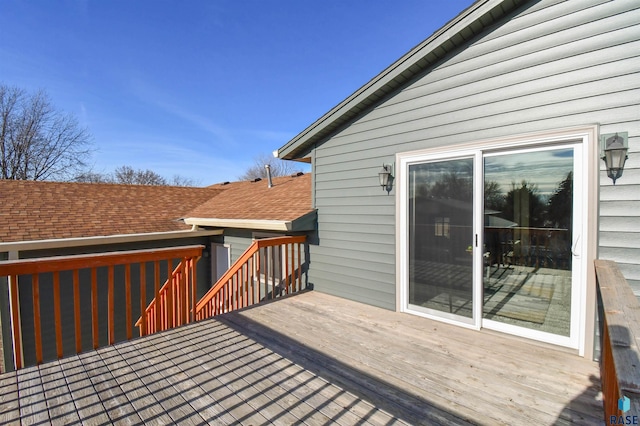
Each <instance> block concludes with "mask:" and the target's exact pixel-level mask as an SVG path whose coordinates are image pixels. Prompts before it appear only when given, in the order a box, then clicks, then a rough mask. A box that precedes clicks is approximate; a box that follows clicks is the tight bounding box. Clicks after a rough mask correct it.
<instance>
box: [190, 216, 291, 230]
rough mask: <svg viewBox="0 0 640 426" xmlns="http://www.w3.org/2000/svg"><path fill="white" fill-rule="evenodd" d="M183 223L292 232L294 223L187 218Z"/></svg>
mask: <svg viewBox="0 0 640 426" xmlns="http://www.w3.org/2000/svg"><path fill="white" fill-rule="evenodd" d="M183 221H184V223H186V224H187V225H196V226H215V227H219V228H240V229H263V230H265V231H291V229H292V223H291V222H290V221H285V220H264V219H216V218H201V217H185V218H184V219H183Z"/></svg>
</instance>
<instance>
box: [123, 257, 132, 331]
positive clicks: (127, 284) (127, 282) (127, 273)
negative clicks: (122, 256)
mask: <svg viewBox="0 0 640 426" xmlns="http://www.w3.org/2000/svg"><path fill="white" fill-rule="evenodd" d="M124 292H125V302H124V303H125V309H126V313H125V315H126V319H127V340H131V264H130V263H127V264H126V265H125V266H124Z"/></svg>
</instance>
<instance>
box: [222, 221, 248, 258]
mask: <svg viewBox="0 0 640 426" xmlns="http://www.w3.org/2000/svg"><path fill="white" fill-rule="evenodd" d="M252 242H253V238H252V231H251V230H246V229H226V230H225V232H224V243H225V244H228V245H229V247H230V249H229V250H230V256H231V264H232V265H233V263H234V262H235V261H236V260H238V258H239V257H240V256H242V254H243V253H244V252H245V251H247V249H248V248H249V246H250V245H251V243H252Z"/></svg>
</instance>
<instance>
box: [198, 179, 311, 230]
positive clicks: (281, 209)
mask: <svg viewBox="0 0 640 426" xmlns="http://www.w3.org/2000/svg"><path fill="white" fill-rule="evenodd" d="M268 185H269V184H268V182H267V180H266V179H263V180H261V181H258V182H250V181H243V182H232V183H228V184H226V185H225V184H217V185H213V186H211V187H210V188H225V189H224V191H223V192H221V193H220V194H219V195H217V196H216V197H213V198H211V199H210V200H208V201H207V202H205V203H203V204H201V205H200V206H198V207H196V208H195V209H193V210H191V211H190V212H189V213H188V214H187V216H186V217H194V218H215V219H248V220H278V221H292V220H294V219H297V218H299V217H301V216H304V215H305V214H307V213H310V212H312V211H313V209H312V208H311V175H300V176H296V175H294V176H284V177H276V178H273V187H271V188H269V187H268Z"/></svg>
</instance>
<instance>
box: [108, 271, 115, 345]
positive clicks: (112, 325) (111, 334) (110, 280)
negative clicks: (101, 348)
mask: <svg viewBox="0 0 640 426" xmlns="http://www.w3.org/2000/svg"><path fill="white" fill-rule="evenodd" d="M107 271H108V272H107V277H108V278H107V290H108V292H109V293H108V295H107V300H108V311H107V324H108V330H109V336H108V337H109V344H110V345H113V344H114V343H115V341H116V335H115V323H116V319H115V318H114V315H115V306H114V294H113V293H114V289H113V265H109V267H108V268H107Z"/></svg>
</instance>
